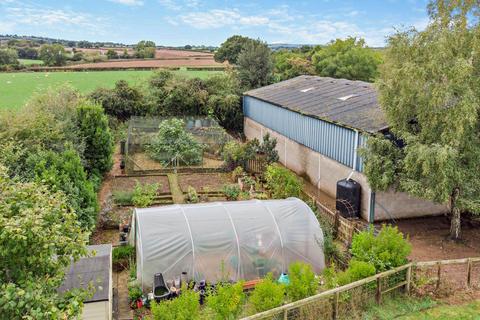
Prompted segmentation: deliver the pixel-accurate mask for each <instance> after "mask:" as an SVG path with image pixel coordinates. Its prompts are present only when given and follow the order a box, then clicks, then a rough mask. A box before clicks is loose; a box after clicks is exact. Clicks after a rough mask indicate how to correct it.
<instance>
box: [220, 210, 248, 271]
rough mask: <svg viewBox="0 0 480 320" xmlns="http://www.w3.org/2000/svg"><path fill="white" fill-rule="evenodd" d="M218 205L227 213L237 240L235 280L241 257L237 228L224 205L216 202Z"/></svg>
mask: <svg viewBox="0 0 480 320" xmlns="http://www.w3.org/2000/svg"><path fill="white" fill-rule="evenodd" d="M218 205H219V206H220V207H222V208H223V210H225V212H226V213H227V215H228V218H229V219H230V223H231V224H232V228H233V233H234V234H235V240H237V254H238V265H237V280H238V279H239V278H240V266H241V265H242V257H241V255H240V241H239V240H238V233H237V228H236V227H235V223H234V222H233V219H232V216H231V214H230V212H229V211H228V209H227V208H226V207H225V206H222V205H221V204H220V203H219V204H218Z"/></svg>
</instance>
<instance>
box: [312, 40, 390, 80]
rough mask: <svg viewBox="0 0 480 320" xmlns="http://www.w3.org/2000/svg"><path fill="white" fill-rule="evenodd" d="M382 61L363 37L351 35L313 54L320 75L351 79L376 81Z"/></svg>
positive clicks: (316, 69) (317, 72)
mask: <svg viewBox="0 0 480 320" xmlns="http://www.w3.org/2000/svg"><path fill="white" fill-rule="evenodd" d="M380 62H381V57H380V54H379V53H378V52H376V51H374V50H373V49H370V48H368V47H367V46H366V44H365V41H364V40H363V39H357V38H351V37H350V38H347V39H345V40H341V39H337V40H335V41H332V42H331V43H330V44H328V45H327V46H325V47H318V48H317V49H316V51H315V53H314V54H313V56H312V63H313V65H314V67H315V71H316V74H318V75H319V76H322V77H333V78H344V79H350V80H362V81H374V80H375V78H376V77H377V75H378V65H379V64H380Z"/></svg>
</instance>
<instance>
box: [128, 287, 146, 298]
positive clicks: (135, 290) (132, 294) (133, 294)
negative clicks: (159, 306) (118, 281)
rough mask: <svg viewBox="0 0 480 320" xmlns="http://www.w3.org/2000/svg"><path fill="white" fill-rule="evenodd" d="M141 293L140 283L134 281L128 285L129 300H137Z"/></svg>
mask: <svg viewBox="0 0 480 320" xmlns="http://www.w3.org/2000/svg"><path fill="white" fill-rule="evenodd" d="M142 295H143V292H142V288H141V287H140V285H138V284H136V283H134V284H129V285H128V298H129V299H130V302H134V301H137V300H138V299H140V298H141V297H142Z"/></svg>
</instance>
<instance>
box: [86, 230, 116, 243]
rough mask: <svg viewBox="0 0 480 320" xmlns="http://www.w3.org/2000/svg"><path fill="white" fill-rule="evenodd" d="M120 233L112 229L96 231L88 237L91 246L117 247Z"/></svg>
mask: <svg viewBox="0 0 480 320" xmlns="http://www.w3.org/2000/svg"><path fill="white" fill-rule="evenodd" d="M119 239H120V232H119V231H118V230H114V229H108V230H105V229H96V230H95V231H94V232H93V234H92V235H91V236H90V243H91V244H109V243H111V244H112V245H113V246H118V245H119Z"/></svg>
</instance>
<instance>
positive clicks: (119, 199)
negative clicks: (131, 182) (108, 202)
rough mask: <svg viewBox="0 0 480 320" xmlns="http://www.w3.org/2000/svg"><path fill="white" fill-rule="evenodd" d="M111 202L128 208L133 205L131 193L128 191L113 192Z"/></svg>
mask: <svg viewBox="0 0 480 320" xmlns="http://www.w3.org/2000/svg"><path fill="white" fill-rule="evenodd" d="M112 196H113V201H115V203H116V204H118V205H121V206H130V205H132V204H133V200H132V199H133V192H130V191H115V192H113V194H112Z"/></svg>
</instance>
